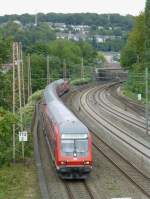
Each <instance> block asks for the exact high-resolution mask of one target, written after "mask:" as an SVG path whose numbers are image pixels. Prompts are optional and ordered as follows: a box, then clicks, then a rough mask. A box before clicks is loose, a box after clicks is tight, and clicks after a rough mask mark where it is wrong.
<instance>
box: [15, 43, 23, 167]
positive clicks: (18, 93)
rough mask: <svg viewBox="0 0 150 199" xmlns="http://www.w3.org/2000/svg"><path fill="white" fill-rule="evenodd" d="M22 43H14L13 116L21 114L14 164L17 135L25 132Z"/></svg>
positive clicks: (17, 130) (17, 127) (16, 129)
mask: <svg viewBox="0 0 150 199" xmlns="http://www.w3.org/2000/svg"><path fill="white" fill-rule="evenodd" d="M22 74H23V72H22V67H21V43H19V42H14V43H13V114H15V113H17V112H18V113H19V121H20V123H19V125H16V124H13V162H14V163H15V160H16V133H18V132H19V131H21V132H22V131H23V115H22V110H21V108H22V81H21V78H22V77H23V76H22ZM22 158H23V159H24V143H23V142H22Z"/></svg>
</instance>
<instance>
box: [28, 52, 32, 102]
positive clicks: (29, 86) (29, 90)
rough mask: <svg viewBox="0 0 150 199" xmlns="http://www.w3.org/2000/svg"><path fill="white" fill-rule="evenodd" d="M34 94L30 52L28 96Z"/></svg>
mask: <svg viewBox="0 0 150 199" xmlns="http://www.w3.org/2000/svg"><path fill="white" fill-rule="evenodd" d="M30 95H32V82H31V56H30V54H28V98H29V96H30Z"/></svg>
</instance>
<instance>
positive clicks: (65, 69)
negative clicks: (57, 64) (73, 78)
mask: <svg viewBox="0 0 150 199" xmlns="http://www.w3.org/2000/svg"><path fill="white" fill-rule="evenodd" d="M63 78H64V79H66V78H67V68H66V61H65V59H64V63H63Z"/></svg>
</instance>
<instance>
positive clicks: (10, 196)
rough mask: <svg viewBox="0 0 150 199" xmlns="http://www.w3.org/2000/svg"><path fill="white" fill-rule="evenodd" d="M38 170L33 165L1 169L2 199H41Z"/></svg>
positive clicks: (0, 195)
mask: <svg viewBox="0 0 150 199" xmlns="http://www.w3.org/2000/svg"><path fill="white" fill-rule="evenodd" d="M40 198H41V196H40V191H39V185H38V178H37V174H36V168H35V166H34V164H33V163H30V164H28V165H24V164H21V163H19V164H18V163H17V164H15V165H10V166H5V167H4V166H3V167H2V168H0V199H40Z"/></svg>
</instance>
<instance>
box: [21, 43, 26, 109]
mask: <svg viewBox="0 0 150 199" xmlns="http://www.w3.org/2000/svg"><path fill="white" fill-rule="evenodd" d="M19 46H20V65H21V81H22V97H23V106H25V101H26V99H25V85H24V65H23V56H22V44H21V43H20V45H19Z"/></svg>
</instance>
